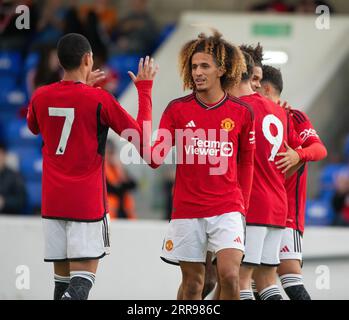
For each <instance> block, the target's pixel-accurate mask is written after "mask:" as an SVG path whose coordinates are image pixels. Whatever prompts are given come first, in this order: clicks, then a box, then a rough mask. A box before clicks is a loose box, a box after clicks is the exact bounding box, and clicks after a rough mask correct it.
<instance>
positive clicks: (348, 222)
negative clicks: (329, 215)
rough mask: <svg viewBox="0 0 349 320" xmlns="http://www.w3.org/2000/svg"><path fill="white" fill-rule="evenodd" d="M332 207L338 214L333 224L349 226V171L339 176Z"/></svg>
mask: <svg viewBox="0 0 349 320" xmlns="http://www.w3.org/2000/svg"><path fill="white" fill-rule="evenodd" d="M332 206H333V209H334V211H335V213H336V216H335V218H334V223H333V224H334V225H337V226H349V170H344V171H342V172H340V173H339V175H338V176H337V179H336V181H335V193H334V195H333V198H332Z"/></svg>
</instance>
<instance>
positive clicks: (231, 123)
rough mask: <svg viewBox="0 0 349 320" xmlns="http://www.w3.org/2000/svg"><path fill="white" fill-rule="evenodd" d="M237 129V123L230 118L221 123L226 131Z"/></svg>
mask: <svg viewBox="0 0 349 320" xmlns="http://www.w3.org/2000/svg"><path fill="white" fill-rule="evenodd" d="M234 127H235V122H234V121H233V120H231V119H230V118H226V119H224V120H222V122H221V128H222V129H223V130H225V131H228V132H229V131H231V130H233V129H234Z"/></svg>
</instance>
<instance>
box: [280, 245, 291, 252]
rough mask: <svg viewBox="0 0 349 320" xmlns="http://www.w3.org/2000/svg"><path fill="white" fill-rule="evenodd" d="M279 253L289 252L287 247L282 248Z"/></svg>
mask: <svg viewBox="0 0 349 320" xmlns="http://www.w3.org/2000/svg"><path fill="white" fill-rule="evenodd" d="M280 252H290V249H289V248H288V247H287V246H284V247H283V248H282V249H281V250H280Z"/></svg>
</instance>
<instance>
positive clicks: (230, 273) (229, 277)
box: [219, 268, 239, 288]
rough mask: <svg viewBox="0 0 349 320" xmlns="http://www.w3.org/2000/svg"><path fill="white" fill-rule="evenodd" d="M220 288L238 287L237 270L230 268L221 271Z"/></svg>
mask: <svg viewBox="0 0 349 320" xmlns="http://www.w3.org/2000/svg"><path fill="white" fill-rule="evenodd" d="M219 279H220V283H221V285H222V287H233V288H236V287H238V286H239V269H237V268H232V269H226V270H223V271H222V272H221V274H220V276H219Z"/></svg>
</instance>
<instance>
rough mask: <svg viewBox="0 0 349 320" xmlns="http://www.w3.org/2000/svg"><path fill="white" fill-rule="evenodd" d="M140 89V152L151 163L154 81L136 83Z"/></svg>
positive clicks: (138, 120)
mask: <svg viewBox="0 0 349 320" xmlns="http://www.w3.org/2000/svg"><path fill="white" fill-rule="evenodd" d="M135 85H136V88H137V91H138V115H137V123H138V125H139V127H140V131H139V134H140V141H139V142H140V149H139V150H138V151H139V154H140V155H141V157H142V158H143V159H144V160H145V161H146V163H148V164H149V165H150V164H151V163H152V161H151V145H150V143H151V133H152V132H151V131H152V125H151V123H152V98H151V89H152V86H153V81H151V80H142V81H138V82H136V83H135Z"/></svg>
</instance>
